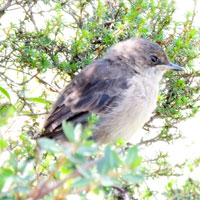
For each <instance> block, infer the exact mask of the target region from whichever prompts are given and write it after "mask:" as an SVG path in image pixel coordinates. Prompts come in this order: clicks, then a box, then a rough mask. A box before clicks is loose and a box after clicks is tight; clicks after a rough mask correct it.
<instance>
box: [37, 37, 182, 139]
mask: <svg viewBox="0 0 200 200" xmlns="http://www.w3.org/2000/svg"><path fill="white" fill-rule="evenodd" d="M167 70H179V71H183V68H182V67H180V66H178V65H175V64H172V63H170V61H169V59H168V57H167V55H166V54H165V52H164V51H163V50H162V49H161V47H160V46H159V45H158V44H155V43H152V42H150V41H149V40H146V39H141V38H132V39H129V40H125V41H123V42H120V43H118V44H116V45H115V46H112V47H111V48H110V49H109V50H108V51H107V53H105V55H104V57H103V59H101V60H96V61H94V62H92V63H91V64H89V65H88V66H87V67H85V68H84V69H83V70H82V71H81V72H80V73H79V74H78V75H77V76H76V77H75V78H74V79H73V80H72V81H71V83H70V84H69V85H68V86H67V87H66V88H65V89H64V90H63V91H62V92H61V94H60V96H59V98H58V100H57V101H56V102H55V104H54V105H53V108H52V111H51V112H50V114H49V116H48V117H47V119H46V121H45V124H44V129H43V130H44V131H43V133H42V135H41V136H40V137H49V138H57V139H61V140H62V139H63V137H64V134H63V131H62V121H63V120H66V121H68V122H72V123H73V124H77V123H81V124H83V125H86V124H87V119H88V115H89V114H91V113H95V114H97V115H98V116H99V121H98V122H97V125H96V127H97V128H96V129H95V130H94V133H93V134H94V135H93V138H94V140H96V141H97V142H98V143H109V142H112V141H115V140H116V139H118V138H122V139H124V140H125V141H128V140H129V139H130V138H131V137H132V136H133V134H134V133H135V132H136V131H137V130H138V129H140V128H142V126H143V125H144V124H145V122H147V121H148V120H149V118H150V115H151V113H152V112H153V110H154V109H155V107H156V102H157V98H158V92H159V82H160V80H161V78H162V76H163V74H164V73H165V72H166V71H167Z"/></svg>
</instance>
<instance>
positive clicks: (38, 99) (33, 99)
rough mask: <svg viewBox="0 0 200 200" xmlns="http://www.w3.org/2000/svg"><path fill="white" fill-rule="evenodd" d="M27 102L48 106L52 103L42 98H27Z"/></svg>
mask: <svg viewBox="0 0 200 200" xmlns="http://www.w3.org/2000/svg"><path fill="white" fill-rule="evenodd" d="M26 100H28V101H34V102H37V103H43V104H46V105H49V104H50V102H48V101H46V100H45V99H43V98H40V97H31V98H26Z"/></svg>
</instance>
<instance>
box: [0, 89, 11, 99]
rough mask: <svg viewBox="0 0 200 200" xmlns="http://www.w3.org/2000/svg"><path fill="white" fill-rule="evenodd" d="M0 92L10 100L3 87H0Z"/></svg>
mask: <svg viewBox="0 0 200 200" xmlns="http://www.w3.org/2000/svg"><path fill="white" fill-rule="evenodd" d="M0 92H1V93H3V94H4V95H5V96H6V97H7V98H8V99H9V100H10V95H9V94H8V92H7V91H6V90H5V89H4V88H2V87H0Z"/></svg>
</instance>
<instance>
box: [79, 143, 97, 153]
mask: <svg viewBox="0 0 200 200" xmlns="http://www.w3.org/2000/svg"><path fill="white" fill-rule="evenodd" d="M96 150H97V146H96V145H92V146H90V147H88V146H80V147H79V148H78V149H77V153H79V154H82V155H84V156H90V155H92V154H94V153H95V152H96Z"/></svg>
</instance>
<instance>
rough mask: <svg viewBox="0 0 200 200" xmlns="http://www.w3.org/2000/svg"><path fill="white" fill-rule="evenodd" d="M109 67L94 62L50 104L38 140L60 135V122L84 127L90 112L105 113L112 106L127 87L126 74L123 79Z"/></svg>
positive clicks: (106, 62) (102, 61)
mask: <svg viewBox="0 0 200 200" xmlns="http://www.w3.org/2000/svg"><path fill="white" fill-rule="evenodd" d="M110 65H111V63H109V62H108V61H106V60H100V61H96V62H94V63H92V64H90V65H89V66H87V67H86V68H85V69H83V70H82V72H81V73H80V74H79V75H77V76H76V77H75V78H74V79H73V80H72V82H71V83H70V84H69V85H68V86H67V87H66V88H65V89H64V90H63V92H62V93H61V94H60V96H59V98H58V100H57V101H56V103H55V104H54V105H53V108H52V111H51V112H50V114H49V116H48V117H47V119H46V121H45V124H44V132H43V133H42V135H40V137H45V136H46V137H50V136H51V137H54V136H55V135H57V134H58V133H61V132H62V128H61V124H62V121H63V120H66V121H71V122H72V123H74V124H77V123H83V124H85V123H86V121H87V118H88V115H89V114H90V113H96V114H99V115H101V114H105V113H106V112H109V110H110V109H112V108H113V106H116V104H117V102H118V101H117V100H118V98H120V97H121V94H122V93H123V91H124V90H125V89H127V88H128V87H129V85H128V80H127V76H128V74H127V76H124V73H125V72H124V71H122V72H121V73H119V72H116V74H115V71H113V69H111V66H110ZM110 70H111V71H112V72H113V74H112V73H111V71H110ZM129 74H130V73H129ZM125 77H126V78H125Z"/></svg>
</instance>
